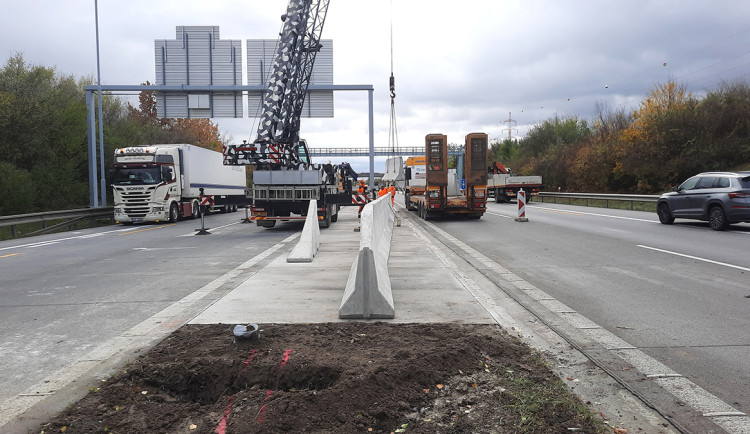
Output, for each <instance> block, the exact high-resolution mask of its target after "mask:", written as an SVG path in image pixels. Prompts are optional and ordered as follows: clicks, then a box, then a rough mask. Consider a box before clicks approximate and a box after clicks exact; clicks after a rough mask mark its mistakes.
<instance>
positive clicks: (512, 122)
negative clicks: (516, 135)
mask: <svg viewBox="0 0 750 434" xmlns="http://www.w3.org/2000/svg"><path fill="white" fill-rule="evenodd" d="M510 114H511V112H508V119H507V120H504V121H503V123H504V124H508V127H507V128H503V131H505V130H508V140H513V131H514V130H515V132H518V128H513V127H514V126H515V125H516V123H517V122H516V121H515V120H514V119H513V118H512V117H511V116H510Z"/></svg>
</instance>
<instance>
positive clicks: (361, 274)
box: [339, 194, 396, 319]
mask: <svg viewBox="0 0 750 434" xmlns="http://www.w3.org/2000/svg"><path fill="white" fill-rule="evenodd" d="M393 221H394V212H393V206H392V205H391V195H389V194H387V195H385V196H381V197H380V198H379V199H378V200H376V201H374V202H370V203H368V204H367V205H365V208H364V209H363V210H362V218H361V220H360V239H359V254H358V255H357V258H356V259H355V260H354V263H353V264H352V268H351V270H350V271H349V280H348V281H347V282H346V290H345V291H344V299H343V300H342V301H341V307H340V308H339V318H360V319H367V318H393V317H394V315H395V313H396V311H395V309H394V307H393V294H392V293H391V278H390V276H389V275H388V257H389V256H390V254H391V236H392V235H393Z"/></svg>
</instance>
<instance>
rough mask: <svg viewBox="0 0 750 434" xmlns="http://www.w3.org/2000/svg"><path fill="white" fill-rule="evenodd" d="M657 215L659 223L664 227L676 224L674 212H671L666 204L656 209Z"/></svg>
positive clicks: (661, 204)
mask: <svg viewBox="0 0 750 434" xmlns="http://www.w3.org/2000/svg"><path fill="white" fill-rule="evenodd" d="M656 214H657V215H658V216H659V221H660V222H661V223H662V224H664V225H671V224H672V223H674V217H672V212H671V211H669V205H667V204H666V203H660V204H659V206H658V207H657V208H656Z"/></svg>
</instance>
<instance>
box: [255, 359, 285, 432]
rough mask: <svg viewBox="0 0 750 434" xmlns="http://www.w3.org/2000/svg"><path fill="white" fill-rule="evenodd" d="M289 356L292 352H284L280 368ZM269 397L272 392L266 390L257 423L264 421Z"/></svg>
mask: <svg viewBox="0 0 750 434" xmlns="http://www.w3.org/2000/svg"><path fill="white" fill-rule="evenodd" d="M291 354H292V350H286V351H284V360H282V361H281V367H282V368H283V367H284V365H286V362H288V361H289V356H290V355H291ZM271 395H273V390H267V391H266V399H265V400H263V406H262V407H261V408H260V411H259V412H258V417H257V418H256V419H255V420H256V421H257V422H258V423H261V422H263V421H264V420H266V409H267V408H268V399H269V398H271Z"/></svg>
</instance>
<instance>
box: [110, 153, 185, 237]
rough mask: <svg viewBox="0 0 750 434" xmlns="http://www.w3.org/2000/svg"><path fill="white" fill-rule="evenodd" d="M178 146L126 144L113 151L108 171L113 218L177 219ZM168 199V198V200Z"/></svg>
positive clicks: (179, 189)
mask: <svg viewBox="0 0 750 434" xmlns="http://www.w3.org/2000/svg"><path fill="white" fill-rule="evenodd" d="M175 161H178V162H179V156H178V149H177V148H159V147H128V148H120V149H117V150H115V164H114V171H113V174H112V188H113V191H114V203H115V215H114V218H115V221H117V222H120V223H124V224H128V223H141V222H160V221H172V222H174V221H177V218H178V217H179V205H178V202H176V201H175V200H177V201H178V200H179V198H180V195H181V193H182V185H181V183H180V182H177V180H178V179H180V175H181V173H180V167H179V164H177V165H176V164H175ZM170 198H172V200H170Z"/></svg>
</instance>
